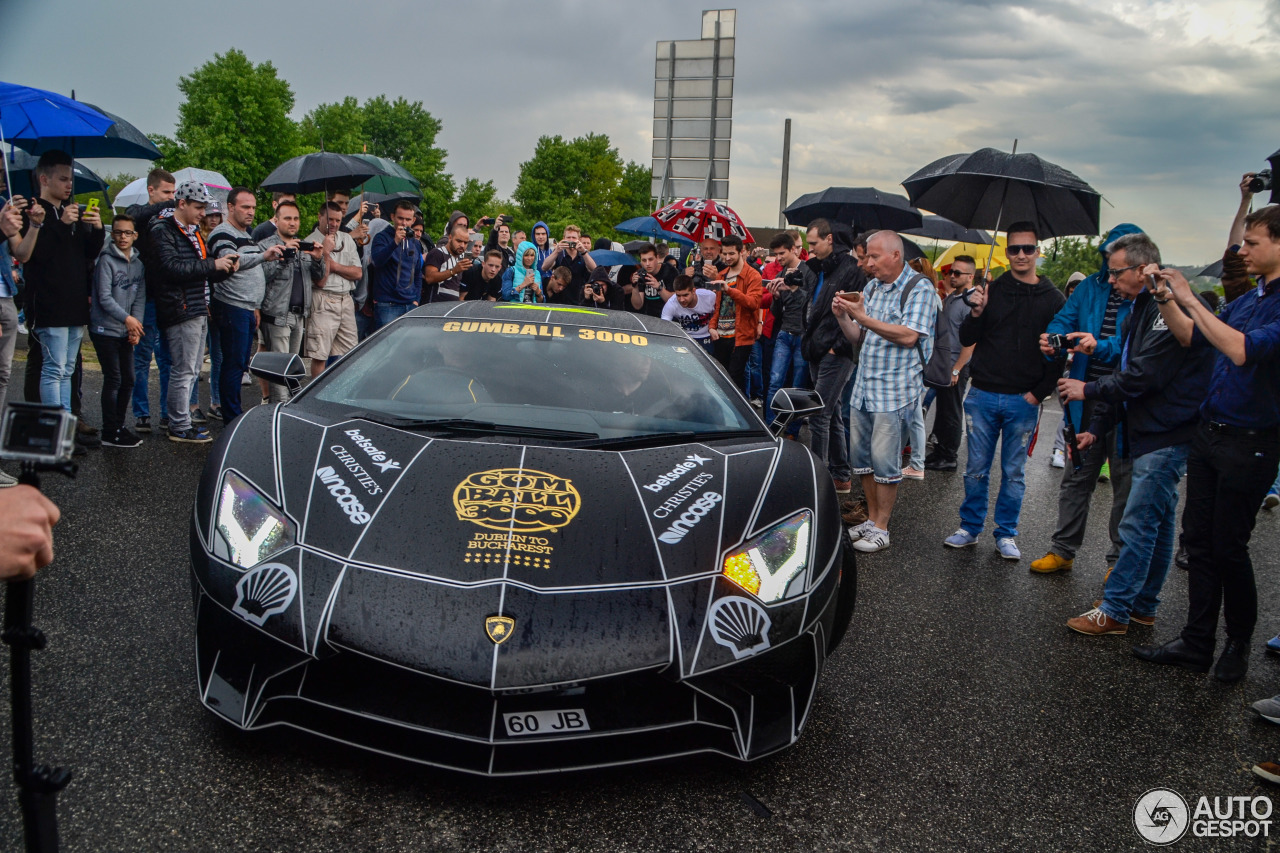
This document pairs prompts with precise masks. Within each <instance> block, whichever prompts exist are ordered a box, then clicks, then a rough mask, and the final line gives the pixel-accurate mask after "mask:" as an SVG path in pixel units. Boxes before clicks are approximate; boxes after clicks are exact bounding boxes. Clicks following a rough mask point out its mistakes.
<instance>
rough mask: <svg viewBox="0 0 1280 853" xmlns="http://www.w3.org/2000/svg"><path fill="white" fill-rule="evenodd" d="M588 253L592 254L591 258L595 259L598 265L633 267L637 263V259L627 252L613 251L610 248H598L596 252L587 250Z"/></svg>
mask: <svg viewBox="0 0 1280 853" xmlns="http://www.w3.org/2000/svg"><path fill="white" fill-rule="evenodd" d="M587 254H588V255H590V256H591V260H593V261H595V262H596V265H597V266H602V267H626V266H632V267H633V266H635V265H636V259H635V258H633V257H631V256H630V255H628V254H627V253H626V252H611V251H609V250H608V249H596V250H595V251H594V252H587Z"/></svg>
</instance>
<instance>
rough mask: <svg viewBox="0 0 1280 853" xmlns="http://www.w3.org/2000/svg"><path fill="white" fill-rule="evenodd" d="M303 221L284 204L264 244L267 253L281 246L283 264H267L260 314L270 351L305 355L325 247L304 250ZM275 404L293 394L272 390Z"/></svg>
mask: <svg viewBox="0 0 1280 853" xmlns="http://www.w3.org/2000/svg"><path fill="white" fill-rule="evenodd" d="M301 225H302V218H301V216H300V215H299V213H298V205H297V203H296V202H292V201H282V202H280V205H279V206H278V207H277V208H276V226H277V228H276V233H275V234H272V235H271V236H270V237H268V238H267V239H265V240H263V241H262V243H261V244H260V245H261V246H262V248H263V250H264V251H270V250H272V249H274V248H275V247H277V246H279V247H281V258H280V260H279V261H266V262H265V264H264V269H263V271H264V273H265V276H266V281H267V283H266V294H265V295H264V296H263V298H262V308H261V310H260V311H259V312H258V316H259V328H261V329H262V339H263V343H264V344H265V345H266V350H267V352H291V353H293V354H295V355H301V354H302V342H303V338H304V337H305V335H306V323H307V318H308V317H309V316H310V315H311V292H312V290H313V289H314V288H315V286H316V285H317V284H318V283H319V282H321V281H323V280H324V273H325V256H324V246H323V245H322V244H319V243H314V244H313V245H312V247H311V251H310V252H304V251H302V248H301V247H300V245H299V242H298V230H299V228H300V227H301ZM267 393H268V399H269V400H270V401H271V402H272V403H283V402H284V401H285V400H287V399H288V398H289V393H288V391H287V390H285V389H284V388H281V387H280V386H279V385H272V386H270V387H269V389H268V392H267Z"/></svg>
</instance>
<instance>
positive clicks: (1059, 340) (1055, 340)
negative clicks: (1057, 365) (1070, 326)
mask: <svg viewBox="0 0 1280 853" xmlns="http://www.w3.org/2000/svg"><path fill="white" fill-rule="evenodd" d="M1048 337H1049V346H1051V347H1053V349H1054V352H1062V351H1063V350H1064V349H1066V348H1067V347H1069V346H1071V342H1070V341H1068V340H1067V336H1066V335H1049V336H1048Z"/></svg>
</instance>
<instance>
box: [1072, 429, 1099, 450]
mask: <svg viewBox="0 0 1280 853" xmlns="http://www.w3.org/2000/svg"><path fill="white" fill-rule="evenodd" d="M1097 440H1098V437H1097V436H1096V435H1094V434H1093V433H1091V432H1078V433H1076V450H1079V451H1080V452H1081V453H1083V452H1084V451H1086V450H1088V449H1089V448H1090V447H1091V446H1092V445H1093V443H1094V442H1095V441H1097Z"/></svg>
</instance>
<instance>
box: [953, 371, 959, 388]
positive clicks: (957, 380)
mask: <svg viewBox="0 0 1280 853" xmlns="http://www.w3.org/2000/svg"><path fill="white" fill-rule="evenodd" d="M959 383H960V374H958V373H952V374H951V386H952V387H953V388H954V387H955V386H956V385H958V384H959Z"/></svg>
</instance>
